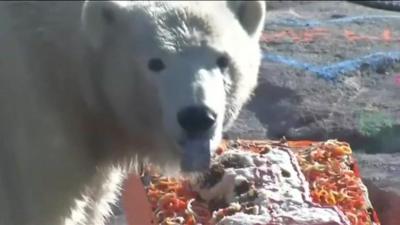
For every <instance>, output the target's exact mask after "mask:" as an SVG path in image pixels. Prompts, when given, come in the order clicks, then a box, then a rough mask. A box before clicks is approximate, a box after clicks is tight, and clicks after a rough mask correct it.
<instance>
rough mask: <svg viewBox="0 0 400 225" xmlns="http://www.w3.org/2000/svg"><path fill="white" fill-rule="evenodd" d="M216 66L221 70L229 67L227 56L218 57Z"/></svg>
mask: <svg viewBox="0 0 400 225" xmlns="http://www.w3.org/2000/svg"><path fill="white" fill-rule="evenodd" d="M217 65H218V67H219V68H220V69H221V70H224V69H226V68H227V67H228V66H229V59H228V57H227V56H220V57H218V59H217Z"/></svg>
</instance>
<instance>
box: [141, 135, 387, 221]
mask: <svg viewBox="0 0 400 225" xmlns="http://www.w3.org/2000/svg"><path fill="white" fill-rule="evenodd" d="M351 153H352V152H351V148H350V146H349V145H348V144H347V143H344V142H339V141H337V140H328V141H326V142H308V141H295V142H288V141H285V140H282V141H250V140H234V141H224V143H223V144H222V145H221V147H220V149H218V151H217V152H216V154H215V155H214V156H213V158H212V166H211V168H210V169H209V170H208V171H207V172H206V173H204V174H200V175H199V176H196V177H195V178H192V179H188V178H186V179H184V178H181V179H179V178H169V177H165V176H163V175H162V174H161V173H160V172H157V171H155V170H154V168H150V167H149V168H147V169H146V170H144V174H143V176H142V177H143V179H144V180H146V179H147V182H144V183H145V187H146V192H147V195H148V198H149V201H150V202H151V204H152V210H153V212H154V217H155V220H156V221H155V222H156V224H161V225H175V224H176V225H195V224H196V225H197V224H202V225H203V224H204V225H379V221H378V218H377V215H376V214H375V212H374V210H373V208H372V205H371V203H370V202H369V199H368V194H367V190H366V187H365V186H364V185H363V183H362V180H361V178H360V176H359V172H358V169H357V163H356V162H355V160H354V159H353V158H352V154H351Z"/></svg>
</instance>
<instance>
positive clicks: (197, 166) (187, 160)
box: [181, 138, 211, 172]
mask: <svg viewBox="0 0 400 225" xmlns="http://www.w3.org/2000/svg"><path fill="white" fill-rule="evenodd" d="M210 141H211V140H210V139H208V138H195V139H188V140H187V141H186V142H185V143H183V145H182V148H183V157H182V161H181V168H182V170H183V171H184V172H200V171H204V170H207V169H208V168H209V166H210V159H211V156H210V151H211V148H210Z"/></svg>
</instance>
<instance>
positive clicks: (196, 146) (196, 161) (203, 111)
mask: <svg viewBox="0 0 400 225" xmlns="http://www.w3.org/2000/svg"><path fill="white" fill-rule="evenodd" d="M177 120H178V123H179V125H180V127H181V128H182V130H183V131H184V134H185V135H184V136H185V138H184V139H183V140H181V143H180V144H181V147H182V150H183V156H182V161H181V169H182V170H183V171H184V172H197V171H202V170H206V169H208V168H209V165H210V158H211V152H212V147H211V138H212V136H213V134H214V132H215V124H216V120H217V114H216V113H215V112H214V111H213V110H212V109H210V108H208V107H206V106H202V105H197V106H188V107H186V108H183V109H182V110H180V111H179V112H178V114H177Z"/></svg>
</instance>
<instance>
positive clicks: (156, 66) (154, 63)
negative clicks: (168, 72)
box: [147, 58, 165, 72]
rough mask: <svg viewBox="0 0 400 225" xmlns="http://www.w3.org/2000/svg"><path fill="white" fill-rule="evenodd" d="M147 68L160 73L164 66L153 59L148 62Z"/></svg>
mask: <svg viewBox="0 0 400 225" xmlns="http://www.w3.org/2000/svg"><path fill="white" fill-rule="evenodd" d="M147 67H148V68H149V69H150V70H151V71H154V72H160V71H161V70H163V69H165V64H164V62H163V61H162V60H161V59H160V58H153V59H150V60H149V63H148V64H147Z"/></svg>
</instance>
